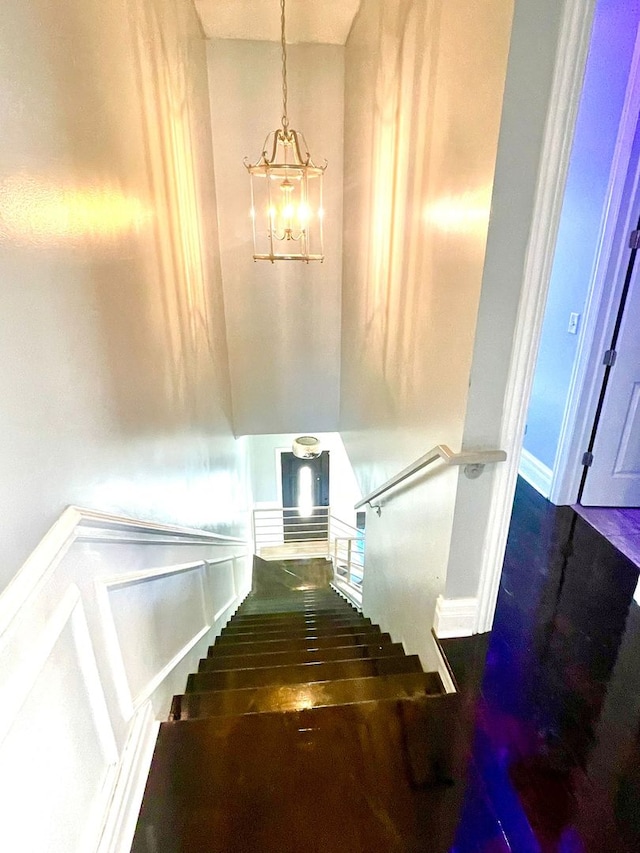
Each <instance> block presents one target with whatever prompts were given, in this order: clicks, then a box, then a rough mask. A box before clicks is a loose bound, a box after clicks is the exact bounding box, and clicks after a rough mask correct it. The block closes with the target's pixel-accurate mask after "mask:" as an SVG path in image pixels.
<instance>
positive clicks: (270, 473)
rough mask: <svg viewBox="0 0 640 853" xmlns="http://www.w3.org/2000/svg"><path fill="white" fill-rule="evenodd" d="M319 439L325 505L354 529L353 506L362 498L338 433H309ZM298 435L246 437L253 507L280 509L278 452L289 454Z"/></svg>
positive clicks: (354, 514) (280, 491)
mask: <svg viewBox="0 0 640 853" xmlns="http://www.w3.org/2000/svg"><path fill="white" fill-rule="evenodd" d="M311 434H312V435H314V436H315V437H316V438H318V439H319V441H320V445H321V449H322V450H328V451H329V454H330V456H329V460H330V463H329V464H330V469H329V503H330V505H331V511H332V515H334V516H335V517H336V518H339V519H340V520H341V521H346V522H347V524H351V525H353V526H355V522H356V513H355V510H354V505H355V504H356V503H357V502H358V501H359V500H360V498H361V497H362V493H361V492H360V489H359V487H358V483H357V481H356V478H355V474H354V472H353V468H352V467H351V463H350V462H349V457H348V456H347V453H346V451H345V448H344V444H343V443H342V439H341V438H340V435H339V434H338V433H322V432H312V433H311ZM298 435H299V433H291V434H284V435H252V436H248V437H247V439H246V441H247V450H248V454H249V470H250V475H251V490H252V493H253V502H254V504H255V505H256V506H257V507H260V506H261V505H262V506H282V490H281V479H280V478H281V470H280V468H279V464H280V460H279V453H278V451H280V450H284V451H287V452H290V451H291V447H292V444H293V440H294V438H296V437H297V436H298Z"/></svg>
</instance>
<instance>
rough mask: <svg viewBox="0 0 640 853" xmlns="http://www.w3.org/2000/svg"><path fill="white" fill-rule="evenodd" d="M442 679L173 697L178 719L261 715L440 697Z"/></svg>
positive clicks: (401, 676) (369, 680)
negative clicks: (360, 703)
mask: <svg viewBox="0 0 640 853" xmlns="http://www.w3.org/2000/svg"><path fill="white" fill-rule="evenodd" d="M443 692H444V690H443V686H442V681H441V680H440V676H439V675H438V674H437V673H434V672H403V673H395V674H392V675H376V676H367V677H364V678H344V679H337V680H336V679H334V680H332V681H315V682H305V683H302V684H290V685H284V686H278V687H244V688H238V689H236V690H215V691H200V692H193V693H184V694H182V695H181V696H176V697H174V703H173V708H172V715H173V716H174V717H175V718H176V719H191V718H194V717H204V716H217V715H221V714H222V715H229V714H260V713H268V712H272V711H280V712H291V711H299V710H300V709H301V707H309V708H315V707H325V706H328V705H345V704H353V703H354V702H368V701H373V700H383V699H391V700H399V699H411V698H415V697H419V696H424V695H427V696H440V695H441V694H442V693H443Z"/></svg>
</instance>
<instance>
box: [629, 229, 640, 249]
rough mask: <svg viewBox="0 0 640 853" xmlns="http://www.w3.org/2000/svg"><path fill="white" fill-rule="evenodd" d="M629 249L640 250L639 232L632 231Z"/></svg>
mask: <svg viewBox="0 0 640 853" xmlns="http://www.w3.org/2000/svg"><path fill="white" fill-rule="evenodd" d="M629 248H630V249H640V230H638V231H632V232H631V234H630V235H629Z"/></svg>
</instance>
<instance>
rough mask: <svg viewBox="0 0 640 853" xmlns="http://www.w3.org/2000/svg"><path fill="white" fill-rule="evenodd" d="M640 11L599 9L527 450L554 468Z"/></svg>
mask: <svg viewBox="0 0 640 853" xmlns="http://www.w3.org/2000/svg"><path fill="white" fill-rule="evenodd" d="M638 12H639V10H638V4H637V3H629V2H628V0H599V1H598V3H597V4H596V10H595V18H594V23H593V30H592V36H591V45H590V50H589V57H588V60H587V67H586V70H585V80H584V88H583V91H582V98H581V102H580V109H579V112H578V119H577V124H576V131H575V136H574V140H573V148H572V152H571V163H570V168H569V174H568V177H567V184H566V189H565V196H564V205H563V210H562V218H561V220H560V228H559V232H558V242H557V246H556V254H555V260H554V265H553V272H552V276H551V281H550V285H549V292H548V296H547V306H546V311H545V318H544V326H543V329H542V337H541V340H540V350H539V355H538V362H537V366H536V373H535V377H534V383H533V388H532V392H531V400H530V403H529V411H528V415H527V432H526V435H525V439H524V447H525V449H526V450H527V451H528V452H529V453H530V454H531V455H532V456H533V457H534V458H535V459H537V460H539V461H540V462H541V463H542V464H543V465H545V466H547V468H549V469H550V470H551V471H553V469H554V468H555V461H556V452H557V449H558V440H559V436H560V431H561V428H562V424H563V419H564V416H565V409H566V406H567V396H568V393H569V388H570V383H571V380H572V376H573V373H574V370H575V360H576V353H577V349H578V343H579V341H580V334H576V335H571V334H569V333H568V331H567V326H568V323H569V314H570V313H571V312H575V313H577V314H580V315H581V320H584V316H585V309H586V302H587V297H588V294H589V288H590V284H591V281H592V275H593V271H594V265H595V263H596V260H597V258H598V250H599V247H600V237H601V230H602V227H603V220H604V217H605V216H606V215H607V212H608V206H609V188H610V177H611V175H610V173H611V164H612V161H613V157H614V152H615V148H616V140H617V136H618V128H619V124H620V119H621V115H622V109H623V105H624V101H625V94H626V89H627V82H628V77H629V70H630V66H631V60H632V57H633V52H634V46H635V41H636V35H637V28H638ZM581 331H582V329H581V328H579V329H578V332H579V333H580V332H581ZM534 485H539V484H538V483H537V482H534Z"/></svg>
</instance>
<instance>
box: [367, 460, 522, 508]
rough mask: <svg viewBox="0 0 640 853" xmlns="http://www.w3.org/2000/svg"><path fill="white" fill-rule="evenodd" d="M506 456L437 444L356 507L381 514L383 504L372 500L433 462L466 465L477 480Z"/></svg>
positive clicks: (470, 477)
mask: <svg viewBox="0 0 640 853" xmlns="http://www.w3.org/2000/svg"><path fill="white" fill-rule="evenodd" d="M506 458H507V454H506V453H505V451H504V450H461V451H460V452H459V453H454V451H453V450H451V448H450V447H448V446H447V445H446V444H437V445H436V446H435V447H433V448H432V449H431V450H430V451H429V452H428V453H425V454H424V456H421V457H420V458H419V459H416V461H415V462H413V463H412V464H411V465H408V466H407V467H406V468H403V469H402V471H400V472H399V473H398V474H396V475H395V477H391V479H389V480H387V481H386V483H383V484H382V485H381V486H379V487H378V488H377V489H374V490H373V491H372V492H370V493H369V494H368V495H367V496H366V497H364V498H362V500H361V501H358V503H357V504H356V505H355V509H360V507H363V506H366V505H367V504H368V505H369V506H370V507H371V508H372V509H375V511H376V512H377V513H378V515H380V514H381V512H382V507H381V505H380V504H372V503H371V501H373V500H375V499H376V498H379V497H381V496H382V495H383V494H385V493H386V492H389V491H391V489H394V488H395V487H396V486H398V485H400V483H403V482H404V481H405V480H407V479H408V478H409V477H412V476H413V475H414V474H417V473H418V471H421V470H422V469H423V468H426V467H427V465H431V464H432V463H433V462H437V461H441V462H443V463H444V464H445V465H448V466H451V465H458V466H464V474H465V476H466V477H468V478H469V479H470V480H475V479H476V478H477V477H479V476H480V475H481V474H482V472H483V471H484V468H485V465H490V464H493V463H496V462H504V461H505V459H506Z"/></svg>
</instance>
